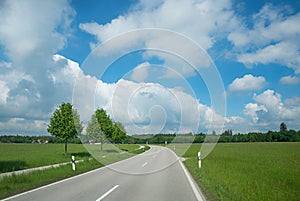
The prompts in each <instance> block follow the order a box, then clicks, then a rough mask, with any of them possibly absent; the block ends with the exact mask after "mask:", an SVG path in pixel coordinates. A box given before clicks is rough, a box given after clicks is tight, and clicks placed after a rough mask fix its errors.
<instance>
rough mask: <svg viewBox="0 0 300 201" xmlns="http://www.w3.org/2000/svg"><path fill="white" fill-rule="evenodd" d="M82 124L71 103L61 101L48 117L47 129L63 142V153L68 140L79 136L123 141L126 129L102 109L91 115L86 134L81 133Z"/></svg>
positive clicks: (101, 140) (94, 141) (90, 138)
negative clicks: (113, 120)
mask: <svg viewBox="0 0 300 201" xmlns="http://www.w3.org/2000/svg"><path fill="white" fill-rule="evenodd" d="M83 128H84V127H83V125H82V122H81V121H80V116H79V114H78V112H77V110H76V109H74V108H73V106H72V104H71V103H62V104H61V105H60V106H59V107H58V108H57V109H56V110H55V111H54V113H53V116H52V117H51V118H50V123H49V125H48V128H47V131H48V132H49V133H51V134H52V135H53V136H55V137H57V138H59V139H61V140H63V141H64V143H65V154H66V153H67V143H68V141H70V140H72V139H74V138H77V137H78V136H80V138H81V140H82V141H83V142H91V141H92V142H93V143H97V142H99V143H101V150H102V145H103V143H104V142H106V141H110V142H115V143H123V142H124V139H125V138H126V131H125V129H124V126H123V125H122V123H120V122H112V120H111V119H110V117H109V116H108V115H107V114H106V111H105V110H104V109H97V110H96V111H95V113H94V114H93V115H92V116H91V120H90V121H89V123H88V125H87V128H86V134H85V135H83V134H82V131H83Z"/></svg>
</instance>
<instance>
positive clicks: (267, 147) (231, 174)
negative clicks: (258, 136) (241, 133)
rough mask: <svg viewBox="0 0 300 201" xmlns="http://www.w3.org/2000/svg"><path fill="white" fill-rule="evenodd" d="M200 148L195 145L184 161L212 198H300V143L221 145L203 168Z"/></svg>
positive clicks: (206, 159) (210, 155) (186, 154)
mask: <svg viewBox="0 0 300 201" xmlns="http://www.w3.org/2000/svg"><path fill="white" fill-rule="evenodd" d="M176 146H177V147H178V150H180V148H179V147H180V145H176ZM200 148H201V144H193V145H192V146H191V147H190V148H189V150H188V151H187V152H186V153H185V154H184V155H183V156H184V157H186V158H188V160H186V161H185V162H184V163H185V165H186V166H187V168H188V170H189V171H190V172H191V174H192V175H193V177H194V179H195V180H196V182H197V183H198V185H199V186H200V187H201V189H202V190H203V191H204V193H205V194H206V196H207V198H208V200H230V201H234V200H251V201H253V200H272V201H273V200H289V201H290V200H299V199H300V143H228V144H227V143H224V144H217V145H216V147H215V149H214V150H213V151H212V152H211V153H210V154H209V155H208V156H207V157H206V158H205V159H203V160H202V168H201V169H199V168H198V159H197V152H198V151H199V150H200Z"/></svg>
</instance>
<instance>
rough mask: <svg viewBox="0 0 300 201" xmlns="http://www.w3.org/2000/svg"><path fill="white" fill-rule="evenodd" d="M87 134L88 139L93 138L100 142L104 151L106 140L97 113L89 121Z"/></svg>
mask: <svg viewBox="0 0 300 201" xmlns="http://www.w3.org/2000/svg"><path fill="white" fill-rule="evenodd" d="M86 135H87V138H88V140H92V141H94V142H100V143H101V146H100V149H101V151H102V147H103V146H102V145H103V142H104V136H103V135H104V134H103V132H102V130H101V127H100V124H99V123H98V119H97V117H96V114H93V115H92V117H91V120H90V121H89V123H88V125H87V127H86Z"/></svg>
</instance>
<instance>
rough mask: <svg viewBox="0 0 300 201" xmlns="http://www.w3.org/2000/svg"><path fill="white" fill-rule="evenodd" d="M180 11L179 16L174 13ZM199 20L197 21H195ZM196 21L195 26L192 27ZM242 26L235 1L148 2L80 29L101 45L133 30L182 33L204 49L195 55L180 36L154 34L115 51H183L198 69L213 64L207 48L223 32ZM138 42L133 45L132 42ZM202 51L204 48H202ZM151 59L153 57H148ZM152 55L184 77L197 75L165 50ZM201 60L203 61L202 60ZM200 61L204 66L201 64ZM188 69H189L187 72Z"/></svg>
mask: <svg viewBox="0 0 300 201" xmlns="http://www.w3.org/2000/svg"><path fill="white" fill-rule="evenodd" d="M174 12H176V13H174ZM195 19H197V20H195ZM191 22H192V24H193V25H192V26H191ZM237 25H238V20H237V19H236V17H235V16H234V13H233V11H232V9H231V1H229V0H218V1H217V2H211V1H209V0H204V1H200V2H198V1H193V0H187V1H174V0H165V1H155V2H152V3H146V2H145V1H140V2H139V3H138V4H137V5H136V6H135V7H134V8H133V9H131V10H130V12H129V13H127V14H126V15H122V16H119V17H117V18H115V19H113V20H112V21H111V22H110V23H107V24H104V25H100V24H97V23H95V22H92V23H82V24H80V26H79V27H80V28H81V29H82V30H83V31H86V32H88V33H90V34H92V35H95V36H97V39H98V43H103V42H105V41H107V40H108V39H110V38H113V37H116V36H119V35H120V34H124V33H127V32H129V31H133V30H137V29H144V28H161V29H168V30H171V31H174V32H178V33H180V34H182V35H184V36H185V37H188V38H191V39H192V40H193V41H195V42H196V43H197V44H199V45H200V46H201V48H203V50H204V51H203V50H202V49H201V51H202V53H200V54H199V53H198V52H200V51H199V50H197V51H198V52H195V50H194V48H193V47H192V46H191V45H190V43H187V42H186V39H185V40H182V38H183V37H182V38H179V37H178V34H177V35H175V34H170V33H167V34H166V33H162V34H156V35H153V34H152V33H151V31H149V34H148V35H147V36H146V37H143V38H140V40H139V39H137V38H138V37H132V38H129V39H128V40H126V41H124V42H123V43H116V44H115V45H114V48H111V49H113V50H118V49H119V48H117V47H120V46H122V47H126V46H133V45H136V44H137V41H140V42H141V43H142V44H144V46H145V48H150V47H156V50H166V51H169V52H179V53H180V55H181V56H183V58H184V59H186V60H187V61H198V63H197V66H195V67H196V68H199V67H203V66H204V67H205V66H209V65H211V63H210V62H211V61H210V59H207V58H208V57H207V55H203V52H205V51H206V50H207V49H209V48H211V47H212V46H213V44H214V43H215V37H219V35H220V34H221V33H220V32H222V33H226V32H229V31H230V30H231V29H233V27H236V26H237ZM133 40H134V41H136V42H132V41H133ZM199 48H200V47H199ZM148 56H149V55H148ZM151 56H157V57H159V58H160V59H162V60H164V61H165V64H166V65H167V66H169V67H172V68H174V69H175V70H176V71H177V72H179V73H180V74H181V75H183V76H192V75H194V72H193V69H191V68H185V67H186V66H187V65H186V64H185V65H184V66H183V67H182V66H178V65H176V63H177V62H174V61H173V60H174V55H173V57H170V56H167V55H166V54H162V52H161V51H156V52H152V53H151ZM199 57H200V59H199ZM199 61H201V62H200V64H199ZM186 69H188V70H186Z"/></svg>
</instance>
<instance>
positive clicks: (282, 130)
mask: <svg viewBox="0 0 300 201" xmlns="http://www.w3.org/2000/svg"><path fill="white" fill-rule="evenodd" d="M286 132H287V126H286V125H285V123H284V122H282V123H281V124H280V133H286Z"/></svg>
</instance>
